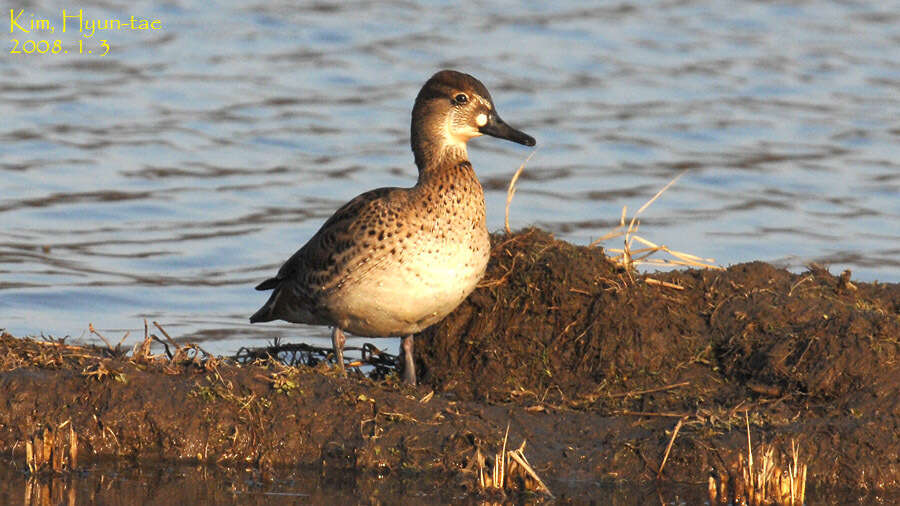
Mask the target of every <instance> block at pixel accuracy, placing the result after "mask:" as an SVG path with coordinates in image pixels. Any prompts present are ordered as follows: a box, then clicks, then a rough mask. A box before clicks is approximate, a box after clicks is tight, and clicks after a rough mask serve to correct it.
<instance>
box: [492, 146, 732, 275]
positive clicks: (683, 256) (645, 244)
mask: <svg viewBox="0 0 900 506" xmlns="http://www.w3.org/2000/svg"><path fill="white" fill-rule="evenodd" d="M536 152H537V149H535V150H534V151H532V152H531V154H530V155H528V158H526V159H525V161H524V162H522V165H520V166H519V168H518V170H516V172H515V174H513V176H512V179H510V181H509V186H508V187H507V189H506V214H505V218H504V227H505V229H506V233H507V234H509V233H511V230H510V227H509V208H510V204H512V200H513V197H515V195H516V183H517V182H518V181H519V176H521V175H522V171H524V169H525V165H526V164H527V163H528V161H529V160H531V157H532V156H534V154H535V153H536ZM685 172H687V171H683V172H682V173H681V174H678V175H677V176H675V178H674V179H672V180H671V181H669V183H668V184H666V185H665V186H664V187H662V189H660V190H659V191H658V192H656V195H654V196H653V197H652V198H651V199H650V200H648V201H647V202H645V203H644V205H642V206H641V207H640V209H638V210H637V212H636V213H634V215H633V216H632V217H631V220H630V221H629V222H628V224H627V226H626V224H625V221H626V218H627V213H628V206H623V207H622V215H621V216H620V218H619V224H618V225H617V226H616V227H615V228H613V229H612V230H611V231H609V232H608V233H606V234H605V235H603V236H602V237H600V238H598V239H596V240H594V241H593V242H592V243H591V244H590V246H591V247H593V246H596V245H598V244H600V243H602V242H604V241H608V240H610V239H615V238H617V237H623V236H624V238H625V239H624V245H623V247H622V248H621V249H618V248H607V249H606V251H608V252H611V253H615V255H613V256H611V257H610V259H611V260H612V261H613V262H615V263H616V264H618V265H620V266H622V267H624V268H625V269H626V270H628V272H633V271H634V268H635V267H636V266H638V265H648V264H649V265H666V266H672V265H675V266H683V267H699V268H704V269H719V270H724V269H723V268H722V267H719V266H718V265H715V260H714V259H712V258H703V257H699V256H697V255H692V254H690V253H685V252H683V251H676V250H673V249H671V248H669V247H668V246H666V245H664V244H656V243H655V242H653V241H651V240H649V239H647V238H645V237H642V236H640V235H637V232H638V229H639V228H640V226H641V221H640V219H639V218H638V217H639V216H640V215H641V213H643V212H644V211H645V210H646V209H647V208H648V207H650V205H651V204H653V202H655V201H656V199H658V198H659V197H660V196H661V195H662V194H663V193H665V191H666V190H668V189H669V188H670V187H671V186H672V185H674V184H675V182H676V181H678V180H679V179H680V178H681V176H683V175H684V174H685ZM635 243H638V245H639V246H640V247H639V248H637V249H635ZM659 252H663V253H667V254H668V255H669V256H670V257H671V258H650V257H651V256H652V255H655V254H657V253H659ZM654 281H656V280H654ZM656 283H657V284H658V285H660V286H664V287H666V288H672V289H675V290H680V289H682V287H679V286H677V285H671V284H666V283H664V282H661V281H656Z"/></svg>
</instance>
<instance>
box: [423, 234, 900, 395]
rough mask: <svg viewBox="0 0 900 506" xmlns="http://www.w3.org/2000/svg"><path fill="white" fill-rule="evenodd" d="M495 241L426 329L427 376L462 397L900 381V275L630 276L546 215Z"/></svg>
mask: <svg viewBox="0 0 900 506" xmlns="http://www.w3.org/2000/svg"><path fill="white" fill-rule="evenodd" d="M494 241H495V247H494V249H493V252H492V257H491V262H490V264H489V266H488V274H487V276H486V278H485V281H484V282H482V284H481V286H480V287H479V288H478V289H477V290H476V291H475V293H473V294H472V296H471V297H469V299H468V300H466V301H465V302H464V303H463V304H462V305H461V306H460V307H459V308H458V309H457V310H456V311H455V312H453V313H452V314H451V315H449V316H448V317H447V318H446V319H445V320H444V321H442V322H440V323H439V324H437V325H434V326H433V327H431V328H430V329H428V330H427V331H425V332H423V333H422V336H421V337H422V339H421V341H420V342H427V343H428V344H427V345H422V346H421V347H420V350H421V353H420V354H419V357H420V360H421V367H422V370H423V371H424V380H425V381H426V382H428V383H429V384H431V385H433V386H435V387H436V388H438V389H439V390H441V391H444V392H449V393H452V394H453V395H456V396H459V397H461V398H465V399H479V400H487V399H495V400H501V399H502V400H512V399H515V398H521V397H522V392H523V391H530V392H532V393H534V394H536V395H538V394H539V395H540V396H541V397H543V398H546V396H545V394H546V395H551V396H552V395H556V396H559V395H561V396H562V397H563V398H567V399H576V398H578V397H580V396H585V395H589V394H598V393H603V392H606V391H614V390H615V389H616V388H619V389H623V388H624V389H632V390H634V389H651V388H656V387H662V386H665V385H670V384H673V383H678V382H684V381H690V382H691V384H692V386H693V388H695V389H696V388H700V389H706V388H715V390H716V397H717V399H718V400H719V401H724V400H727V399H728V398H737V397H742V396H745V395H747V394H748V393H752V392H757V393H760V394H768V395H770V396H774V395H780V394H782V393H788V392H789V393H792V394H796V395H799V396H802V397H803V399H804V400H805V401H810V400H816V401H834V400H837V399H841V398H844V397H847V396H848V395H850V396H852V395H855V394H857V393H859V392H860V391H861V390H866V389H871V388H872V387H873V386H875V385H883V384H885V383H897V382H898V381H900V374H898V372H900V369H898V362H897V359H898V354H900V318H898V307H900V290H897V288H896V286H894V287H893V288H892V289H890V290H888V289H886V287H885V285H877V284H875V285H869V284H860V286H859V287H857V286H853V285H852V284H850V285H848V284H847V281H843V282H842V281H841V279H840V278H837V277H835V276H832V275H830V274H829V273H828V272H827V271H825V270H822V269H820V268H816V269H813V270H810V271H809V272H807V273H804V274H791V273H789V272H787V271H785V270H783V269H776V268H774V267H772V266H771V265H768V264H764V263H761V262H753V263H748V264H740V265H736V266H733V267H731V268H729V269H727V270H726V271H714V270H706V271H696V270H688V271H677V272H669V273H656V274H651V275H646V276H634V277H632V276H630V275H628V274H627V273H626V272H625V271H624V270H622V269H620V268H617V267H616V266H615V265H613V264H612V263H611V262H610V261H609V260H608V259H607V258H606V257H605V256H604V255H603V252H602V250H601V249H598V248H586V247H579V246H574V245H572V244H569V243H565V242H562V241H557V240H555V239H554V238H553V237H552V236H550V235H548V234H546V233H544V232H541V231H539V230H536V229H529V230H526V231H525V232H522V233H519V234H515V235H511V236H497V237H495V238H494ZM647 278H653V279H656V280H660V281H665V282H668V283H672V284H676V285H678V286H680V287H683V288H684V289H683V290H677V289H672V288H669V287H665V286H661V285H659V284H655V285H650V284H648V283H646V282H645V281H646V279H647ZM473 378H477V381H473V380H472V379H473ZM698 393H699V392H698ZM702 393H705V392H702ZM665 399H667V400H672V399H673V398H672V397H671V396H666V397H665ZM652 407H655V408H659V409H662V408H675V407H679V408H686V407H688V406H684V405H681V404H680V403H675V405H665V403H663V405H658V406H652Z"/></svg>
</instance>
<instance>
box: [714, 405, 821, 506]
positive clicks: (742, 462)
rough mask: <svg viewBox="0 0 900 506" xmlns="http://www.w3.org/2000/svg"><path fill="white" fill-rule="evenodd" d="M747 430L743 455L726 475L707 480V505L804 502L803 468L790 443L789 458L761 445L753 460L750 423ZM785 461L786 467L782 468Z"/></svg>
mask: <svg viewBox="0 0 900 506" xmlns="http://www.w3.org/2000/svg"><path fill="white" fill-rule="evenodd" d="M744 415H745V423H746V426H747V455H746V458H745V456H744V454H743V453H741V454H739V455H738V458H737V462H736V465H732V466H731V469H730V470H729V471H727V472H722V471H719V472H713V473H712V474H711V475H710V477H709V483H708V493H709V503H710V504H746V505H749V506H768V505H779V506H781V505H790V506H799V505H802V504H804V502H805V499H806V464H802V463H801V462H800V456H799V448H798V446H797V444H796V442H795V441H794V440H793V439H792V440H791V456H790V457H789V458H786V456H785V455H784V454H782V453H780V452H776V448H775V446H773V445H766V444H762V445H760V446H759V448H757V450H756V453H757V458H754V456H753V444H752V440H751V437H750V421H749V417H747V414H746V413H745V414H744ZM785 460H787V465H784V462H785Z"/></svg>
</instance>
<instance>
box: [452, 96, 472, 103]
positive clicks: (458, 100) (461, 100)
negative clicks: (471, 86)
mask: <svg viewBox="0 0 900 506" xmlns="http://www.w3.org/2000/svg"><path fill="white" fill-rule="evenodd" d="M453 100H455V101H456V103H457V104H465V103H466V102H468V101H469V97H467V96H466V94H465V93H460V94H458V95H456V96H455V97H453Z"/></svg>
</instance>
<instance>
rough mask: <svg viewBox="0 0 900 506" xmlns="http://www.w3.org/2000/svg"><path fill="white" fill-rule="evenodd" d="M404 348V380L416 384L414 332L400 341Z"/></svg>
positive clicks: (401, 346)
mask: <svg viewBox="0 0 900 506" xmlns="http://www.w3.org/2000/svg"><path fill="white" fill-rule="evenodd" d="M400 348H401V349H402V350H403V382H404V383H406V384H407V385H412V386H416V363H415V361H414V360H413V336H412V334H410V335H408V336H406V337H404V338H403V340H402V341H400Z"/></svg>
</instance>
